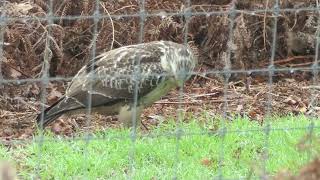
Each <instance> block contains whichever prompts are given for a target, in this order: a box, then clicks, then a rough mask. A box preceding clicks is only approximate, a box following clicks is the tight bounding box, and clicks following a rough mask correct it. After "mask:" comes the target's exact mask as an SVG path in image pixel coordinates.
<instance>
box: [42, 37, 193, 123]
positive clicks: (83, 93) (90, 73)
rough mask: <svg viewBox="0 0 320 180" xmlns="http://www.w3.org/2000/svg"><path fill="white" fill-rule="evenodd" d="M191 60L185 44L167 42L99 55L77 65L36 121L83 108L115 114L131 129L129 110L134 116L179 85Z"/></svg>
mask: <svg viewBox="0 0 320 180" xmlns="http://www.w3.org/2000/svg"><path fill="white" fill-rule="evenodd" d="M196 64H197V57H196V56H195V53H194V52H193V50H192V49H191V48H190V47H189V46H188V45H183V44H178V43H174V42H171V41H153V42H149V43H142V44H136V45H129V46H123V47H120V48H117V49H113V50H110V51H108V52H105V53H102V54H101V55H99V56H97V57H96V58H94V59H93V60H91V61H89V63H88V64H87V65H85V66H84V67H82V68H81V69H80V71H79V72H78V73H77V74H76V75H75V76H74V78H73V79H72V81H71V82H70V83H69V85H68V88H67V89H66V92H65V95H64V96H63V97H61V98H60V99H59V100H58V101H57V102H55V103H54V104H53V105H51V106H50V107H48V108H46V109H45V110H44V112H42V113H40V114H39V115H38V117H37V124H38V126H39V127H41V128H44V127H46V126H47V125H48V124H50V123H51V122H53V121H54V120H55V119H57V118H58V117H60V116H61V115H64V114H67V115H70V114H77V113H81V112H85V110H86V108H88V107H89V108H91V112H96V113H100V114H102V115H118V119H119V120H120V121H121V122H122V123H123V124H124V126H126V127H132V126H133V124H132V122H133V120H132V119H133V118H132V117H133V116H134V114H135V115H136V116H137V117H136V119H137V120H139V117H140V113H141V111H142V110H143V109H144V108H145V107H147V106H149V105H151V104H152V103H153V102H155V101H157V100H159V99H160V98H161V96H163V95H165V94H167V93H168V92H169V91H170V90H171V89H173V88H176V87H180V86H182V85H183V83H184V82H185V81H186V80H187V79H188V78H189V77H190V75H191V73H192V71H193V69H194V68H195V66H196ZM135 95H136V96H135ZM89 96H91V98H88V97H89ZM135 97H137V98H136V100H137V102H136V104H134V101H135ZM88 100H91V101H88ZM134 108H136V111H133V109H134ZM137 123H139V121H138V122H137Z"/></svg>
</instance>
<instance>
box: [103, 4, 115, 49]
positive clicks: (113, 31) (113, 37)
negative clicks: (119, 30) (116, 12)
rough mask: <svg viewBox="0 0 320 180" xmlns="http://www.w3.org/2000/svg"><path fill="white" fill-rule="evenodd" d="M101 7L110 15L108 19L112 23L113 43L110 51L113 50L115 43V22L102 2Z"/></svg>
mask: <svg viewBox="0 0 320 180" xmlns="http://www.w3.org/2000/svg"><path fill="white" fill-rule="evenodd" d="M100 5H101V6H102V7H103V9H104V11H106V13H107V14H108V17H109V19H110V22H111V26H112V41H111V46H110V50H111V49H112V48H113V43H114V39H115V37H114V32H115V31H114V24H113V20H112V18H111V15H110V13H109V11H108V10H107V8H106V7H105V6H104V4H103V3H102V2H100Z"/></svg>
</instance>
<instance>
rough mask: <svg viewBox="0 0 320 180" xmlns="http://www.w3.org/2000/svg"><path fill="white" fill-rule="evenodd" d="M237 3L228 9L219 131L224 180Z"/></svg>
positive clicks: (220, 169)
mask: <svg viewBox="0 0 320 180" xmlns="http://www.w3.org/2000/svg"><path fill="white" fill-rule="evenodd" d="M236 3H237V0H233V1H231V4H230V7H229V9H228V19H229V27H228V30H229V32H228V44H227V51H226V56H224V58H225V59H224V62H225V66H224V68H223V72H222V76H223V107H222V109H223V110H222V111H223V112H222V119H221V128H220V129H219V131H218V134H219V138H220V140H221V143H220V146H219V152H218V154H219V156H218V158H219V159H218V174H217V179H219V180H222V179H224V177H223V166H224V165H223V164H224V155H225V147H224V146H225V137H226V135H227V133H228V132H227V127H226V123H227V122H226V121H227V120H228V118H229V117H228V113H227V111H228V89H229V78H230V76H231V67H230V63H231V53H232V52H231V51H232V50H231V48H232V46H233V43H234V42H233V39H234V38H233V36H234V34H233V29H234V24H235V18H236V15H237V12H236Z"/></svg>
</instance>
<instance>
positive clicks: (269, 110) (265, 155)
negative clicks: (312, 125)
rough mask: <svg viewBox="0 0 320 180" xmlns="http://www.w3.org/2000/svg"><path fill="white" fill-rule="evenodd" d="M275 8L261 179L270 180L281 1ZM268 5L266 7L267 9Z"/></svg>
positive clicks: (277, 0) (276, 1)
mask: <svg viewBox="0 0 320 180" xmlns="http://www.w3.org/2000/svg"><path fill="white" fill-rule="evenodd" d="M274 3H275V4H274V6H273V16H274V18H273V28H272V44H271V52H270V53H271V56H270V60H269V67H268V84H267V86H268V94H267V107H266V108H267V109H266V116H265V119H264V122H263V124H264V136H265V137H264V146H263V150H262V159H263V161H262V170H263V171H262V175H261V179H268V173H267V169H266V167H267V163H268V160H269V137H270V131H271V124H270V117H272V101H273V97H272V95H273V93H272V91H273V75H274V71H275V67H274V60H275V55H276V47H277V31H278V16H279V8H280V7H279V0H274ZM267 6H268V4H267V5H266V8H268V7H267Z"/></svg>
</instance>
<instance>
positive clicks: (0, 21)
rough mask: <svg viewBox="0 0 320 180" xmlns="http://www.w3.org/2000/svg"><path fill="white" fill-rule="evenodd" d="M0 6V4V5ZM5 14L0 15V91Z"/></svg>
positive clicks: (1, 84) (0, 86)
mask: <svg viewBox="0 0 320 180" xmlns="http://www.w3.org/2000/svg"><path fill="white" fill-rule="evenodd" d="M0 5H1V4H0ZM5 16H6V15H5V13H4V12H3V13H1V14H0V89H1V88H2V86H4V85H3V82H2V81H3V75H2V62H3V61H4V58H5V57H4V54H3V47H4V30H5V27H6V19H5Z"/></svg>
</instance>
